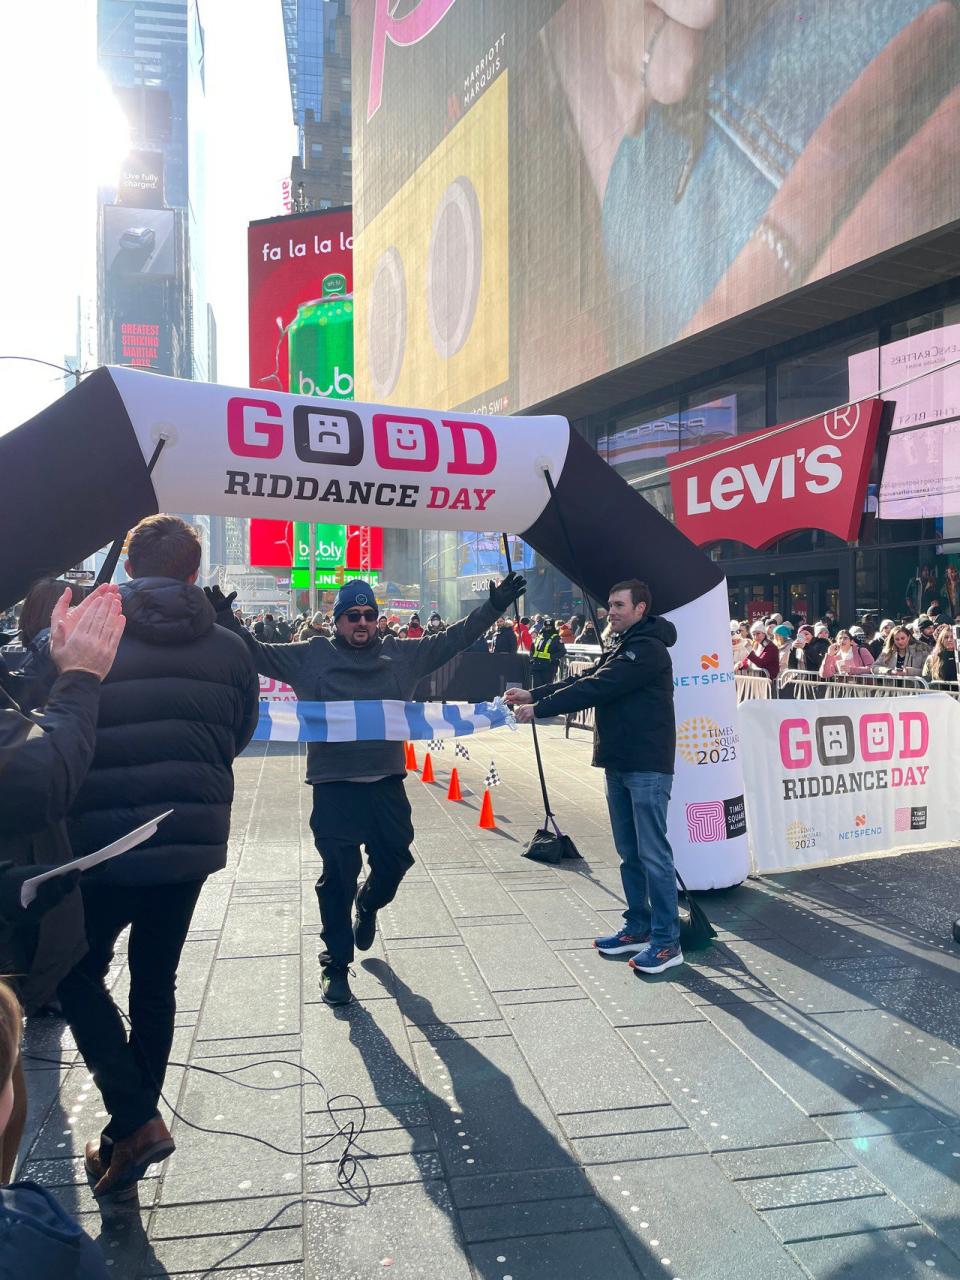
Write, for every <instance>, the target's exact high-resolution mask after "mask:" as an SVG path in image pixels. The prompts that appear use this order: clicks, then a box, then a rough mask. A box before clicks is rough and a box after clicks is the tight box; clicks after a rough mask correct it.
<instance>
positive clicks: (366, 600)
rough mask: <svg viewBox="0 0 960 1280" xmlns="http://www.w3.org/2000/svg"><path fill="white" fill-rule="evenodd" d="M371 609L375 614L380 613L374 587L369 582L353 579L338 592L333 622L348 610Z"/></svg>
mask: <svg viewBox="0 0 960 1280" xmlns="http://www.w3.org/2000/svg"><path fill="white" fill-rule="evenodd" d="M361 607H362V608H370V609H373V611H374V613H379V612H380V607H379V605H378V604H377V598H376V596H375V595H374V594H373V587H371V585H370V583H369V582H362V581H361V580H360V579H359V578H353V579H352V580H351V581H350V582H345V583H344V584H343V586H342V587H341V588H340V590H339V591H338V592H337V599H336V603H335V604H334V606H333V620H334V622H336V620H337V619H338V618H339V617H340V615H341V613H346V611H347V610H348V609H357V608H361Z"/></svg>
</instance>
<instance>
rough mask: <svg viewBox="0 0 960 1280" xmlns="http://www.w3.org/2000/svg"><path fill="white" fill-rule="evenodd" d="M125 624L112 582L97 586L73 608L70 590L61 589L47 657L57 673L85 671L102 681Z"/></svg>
mask: <svg viewBox="0 0 960 1280" xmlns="http://www.w3.org/2000/svg"><path fill="white" fill-rule="evenodd" d="M125 625H126V618H124V616H123V614H122V613H121V612H120V591H119V588H118V587H116V586H115V585H114V584H112V583H104V584H103V585H101V586H99V587H97V588H96V590H95V591H92V592H91V593H90V595H88V596H87V598H86V600H84V601H82V602H81V603H80V604H78V605H77V606H76V607H75V608H73V609H71V608H70V591H69V590H67V591H64V593H63V595H62V596H61V597H60V599H59V600H58V601H57V603H56V604H55V605H54V607H53V613H52V615H51V618H50V657H51V658H52V660H53V662H54V664H55V666H56V668H57V670H58V671H60V672H61V673H62V672H64V671H89V672H90V674H91V675H94V676H96V677H97V679H98V680H102V679H103V678H104V676H106V674H107V672H108V671H109V670H110V668H111V667H112V666H113V659H114V657H115V656H116V652H117V645H119V643H120V637H121V636H122V635H123V628H124V626H125Z"/></svg>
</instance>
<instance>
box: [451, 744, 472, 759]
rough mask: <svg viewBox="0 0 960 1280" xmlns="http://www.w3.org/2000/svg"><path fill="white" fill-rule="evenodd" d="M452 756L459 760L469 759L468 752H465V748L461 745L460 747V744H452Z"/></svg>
mask: <svg viewBox="0 0 960 1280" xmlns="http://www.w3.org/2000/svg"><path fill="white" fill-rule="evenodd" d="M453 754H454V755H455V756H459V757H460V759H461V760H469V759H470V752H469V751H468V750H467V748H466V747H465V746H463V745H462V744H461V743H459V742H455V743H454V744H453Z"/></svg>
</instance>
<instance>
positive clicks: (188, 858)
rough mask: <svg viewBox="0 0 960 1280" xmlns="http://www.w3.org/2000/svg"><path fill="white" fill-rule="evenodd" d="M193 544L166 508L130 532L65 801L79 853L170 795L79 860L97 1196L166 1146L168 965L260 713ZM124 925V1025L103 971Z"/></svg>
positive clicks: (82, 1031)
mask: <svg viewBox="0 0 960 1280" xmlns="http://www.w3.org/2000/svg"><path fill="white" fill-rule="evenodd" d="M200 552H201V548H200V539H199V537H198V536H197V533H196V531H195V530H194V529H193V528H192V527H191V526H190V525H188V524H186V523H185V522H184V521H183V520H181V519H180V518H179V517H178V516H172V515H155V516H148V517H147V518H146V519H145V520H141V522H140V523H139V524H138V525H137V527H136V528H135V529H134V530H133V532H132V534H131V535H130V542H129V550H128V559H127V561H126V566H125V567H126V571H127V574H128V576H129V577H130V578H131V579H132V581H130V582H127V583H124V584H123V585H122V586H121V588H120V597H121V600H122V602H123V613H124V617H125V618H126V629H125V632H124V635H123V638H122V640H121V642H120V647H119V649H118V651H117V657H116V660H115V661H114V664H113V667H112V668H111V670H110V673H109V675H108V676H107V678H106V679H105V680H104V683H103V686H102V689H101V694H100V710H99V716H98V720H97V742H96V749H95V752H94V757H93V763H92V765H91V767H90V772H89V774H88V775H87V779H86V781H85V783H84V784H83V786H82V787H81V788H80V791H79V793H78V795H77V798H76V801H75V802H74V805H73V808H72V810H71V812H70V820H69V834H70V840H71V843H72V845H73V851H74V853H75V854H76V855H78V856H82V855H83V854H87V853H92V852H93V851H94V850H96V849H99V848H101V847H102V846H104V845H106V844H110V843H111V842H112V841H113V840H116V839H117V838H118V837H120V836H122V835H125V834H126V833H127V832H128V831H130V830H131V828H133V827H137V826H140V825H141V824H142V823H144V822H147V821H149V820H150V819H151V818H155V817H156V816H157V815H158V814H160V813H163V812H165V811H166V810H168V809H171V810H173V812H172V813H171V814H170V816H169V817H168V818H167V819H166V821H165V822H164V823H162V824H161V826H160V828H159V829H158V831H157V833H156V834H155V835H154V836H152V837H151V838H150V839H149V840H146V841H145V842H144V843H143V844H141V845H138V846H137V847H136V848H135V849H132V850H130V851H129V852H128V853H126V854H124V855H123V857H122V858H115V859H113V860H111V861H110V862H106V863H103V864H102V865H101V866H99V867H96V868H94V869H93V870H91V871H89V872H87V873H86V874H85V875H84V878H83V884H82V886H81V887H82V891H83V905H84V914H85V917H86V934H87V942H88V945H89V950H88V952H87V954H86V956H84V958H83V959H82V960H81V961H80V963H79V964H78V965H77V966H76V968H75V969H74V970H73V972H72V973H70V974H69V975H68V976H67V977H66V978H65V979H64V980H63V981H62V982H61V984H60V989H59V995H60V1003H61V1005H62V1007H63V1012H64V1016H65V1017H66V1019H67V1021H68V1022H69V1023H70V1028H71V1030H72V1031H73V1035H74V1039H75V1040H76V1042H77V1048H78V1049H79V1050H80V1053H81V1054H82V1056H83V1059H84V1061H85V1062H86V1064H87V1067H88V1069H89V1070H90V1071H91V1072H92V1074H93V1078H94V1080H95V1082H96V1084H97V1088H98V1089H99V1090H100V1092H101V1094H102V1095H103V1100H104V1103H105V1106H106V1110H107V1112H108V1117H109V1118H108V1120H107V1123H106V1125H105V1126H104V1128H103V1132H102V1134H101V1136H100V1139H99V1141H96V1140H95V1141H91V1142H88V1143H87V1147H86V1168H87V1173H88V1175H89V1176H90V1177H91V1178H93V1179H94V1180H95V1182H96V1185H95V1186H94V1195H97V1196H101V1195H107V1194H112V1195H116V1194H118V1193H123V1192H127V1191H128V1190H129V1188H130V1187H131V1186H132V1184H133V1183H135V1182H137V1181H138V1180H139V1179H140V1178H142V1177H143V1175H144V1173H145V1172H146V1169H147V1167H148V1165H149V1164H150V1163H153V1162H155V1161H157V1160H161V1159H164V1158H165V1157H166V1156H168V1155H169V1154H170V1153H171V1152H172V1151H173V1141H172V1139H171V1137H170V1134H169V1131H168V1130H167V1127H166V1125H165V1124H164V1122H163V1120H162V1119H161V1117H160V1115H159V1112H158V1111H157V1102H158V1100H159V1097H160V1091H161V1089H162V1087H163V1081H164V1077H165V1075H166V1070H167V1061H168V1059H169V1056H170V1046H171V1044H172V1042H173V1027H174V1017H175V1014H176V996H175V992H176V981H177V967H178V965H179V962H180V953H181V951H182V949H183V944H184V941H185V939H186V936H187V931H188V929H189V928H190V921H191V919H192V917H193V912H194V908H195V907H196V904H197V899H198V898H199V896H200V891H201V889H202V888H203V884H204V881H205V880H206V878H207V876H209V875H211V874H213V873H214V872H216V871H219V870H221V869H222V868H223V867H224V866H226V861H227V839H228V836H229V833H230V806H231V804H232V801H233V767H232V766H233V759H234V757H235V756H236V755H238V754H239V753H240V752H241V751H242V750H243V748H244V747H245V746H246V745H247V743H248V742H249V741H250V738H251V737H252V735H253V731H254V728H255V727H256V723H257V715H258V709H259V708H258V697H259V681H258V680H257V674H256V672H255V671H254V668H253V663H252V661H251V659H250V655H249V654H248V653H247V650H246V647H245V645H244V644H243V643H242V642H241V641H240V640H239V639H238V638H237V637H236V636H234V635H231V634H229V633H228V632H226V631H225V630H224V629H223V628H222V627H218V626H216V625H215V624H216V613H215V611H214V609H213V608H212V607H211V605H210V604H209V602H208V601H207V600H206V598H205V597H204V594H203V592H202V591H201V589H200V588H199V587H198V586H197V585H196V578H197V573H198V571H199V568H200ZM237 627H238V628H239V629H240V630H242V627H240V624H239V623H237ZM282 647H283V648H284V649H287V648H289V647H290V646H288V645H284V646H282ZM128 926H129V927H130V936H129V940H128V944H127V965H128V968H129V971H130V1008H129V1017H130V1033H129V1038H128V1035H127V1032H126V1029H125V1027H124V1024H123V1021H122V1019H121V1017H120V1014H119V1012H118V1010H117V1009H116V1007H115V1006H114V1004H113V1002H112V999H111V998H110V996H109V994H108V993H107V990H106V987H105V985H104V982H105V978H106V975H107V972H108V969H109V967H110V963H111V961H112V959H113V953H114V948H115V946H116V942H117V938H118V937H119V936H120V934H121V933H122V932H123V930H124V929H126V928H127V927H128ZM132 1077H135V1079H136V1082H137V1087H136V1089H134V1090H131V1087H130V1084H129V1081H130V1079H131V1078H132Z"/></svg>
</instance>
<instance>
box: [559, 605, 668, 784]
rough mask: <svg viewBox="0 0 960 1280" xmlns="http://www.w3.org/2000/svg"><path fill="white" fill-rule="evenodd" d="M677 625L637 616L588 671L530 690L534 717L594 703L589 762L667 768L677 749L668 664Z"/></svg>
mask: <svg viewBox="0 0 960 1280" xmlns="http://www.w3.org/2000/svg"><path fill="white" fill-rule="evenodd" d="M676 639H677V630H676V627H674V625H673V623H672V622H668V621H667V620H666V619H665V618H656V617H650V618H643V619H641V621H640V622H637V623H634V625H633V626H632V627H631V628H630V630H629V631H625V632H624V634H623V636H622V637H621V640H620V643H619V644H618V645H616V646H615V647H614V648H612V649H609V650H608V651H607V652H606V653H605V654H604V655H603V657H602V658H601V659H600V660H599V662H596V663H595V664H594V665H593V666H592V667H591V668H590V670H589V671H586V672H584V674H583V675H580V676H571V677H570V678H569V679H567V680H561V681H560V682H559V684H551V685H546V686H545V687H543V688H541V689H536V690H534V694H535V696H536V702H535V703H534V713H535V715H536V717H537V719H538V720H539V719H543V718H544V717H545V716H556V715H567V714H569V713H570V712H571V711H581V710H583V708H585V707H595V708H596V726H597V732H596V737H595V739H594V745H593V763H594V764H595V765H597V766H599V767H603V768H608V769H620V770H623V771H624V772H626V773H634V772H636V773H648V772H649V773H673V768H674V757H675V756H676V749H677V731H676V722H675V720H674V715H673V664H672V662H671V661H670V654H669V653H668V652H667V649H668V647H669V646H670V645H672V644H675V643H676Z"/></svg>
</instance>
